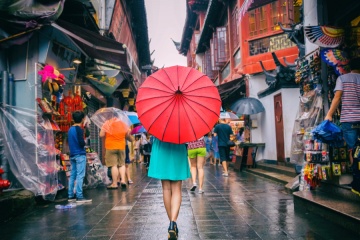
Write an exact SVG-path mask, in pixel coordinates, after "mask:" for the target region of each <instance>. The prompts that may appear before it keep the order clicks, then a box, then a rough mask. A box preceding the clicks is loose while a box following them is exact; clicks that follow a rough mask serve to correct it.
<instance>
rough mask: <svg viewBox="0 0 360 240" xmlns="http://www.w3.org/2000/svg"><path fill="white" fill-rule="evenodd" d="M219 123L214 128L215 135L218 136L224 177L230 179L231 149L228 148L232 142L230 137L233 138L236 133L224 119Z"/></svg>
mask: <svg viewBox="0 0 360 240" xmlns="http://www.w3.org/2000/svg"><path fill="white" fill-rule="evenodd" d="M219 122H220V123H219V124H218V125H216V126H215V128H214V133H215V134H216V135H217V136H218V146H219V154H220V161H221V164H222V166H223V168H224V173H223V176H224V177H228V176H229V172H228V167H229V161H230V147H229V146H228V141H229V140H230V136H233V135H234V133H233V131H232V129H231V127H230V126H229V125H228V124H226V123H225V121H224V120H223V119H220V120H219Z"/></svg>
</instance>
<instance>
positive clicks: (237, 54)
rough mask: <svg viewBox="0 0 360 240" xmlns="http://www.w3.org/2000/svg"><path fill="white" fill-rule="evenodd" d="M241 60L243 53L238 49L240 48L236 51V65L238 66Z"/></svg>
mask: <svg viewBox="0 0 360 240" xmlns="http://www.w3.org/2000/svg"><path fill="white" fill-rule="evenodd" d="M240 62H241V54H240V49H238V50H237V51H236V53H235V54H234V63H235V67H236V66H237V65H239V64H240Z"/></svg>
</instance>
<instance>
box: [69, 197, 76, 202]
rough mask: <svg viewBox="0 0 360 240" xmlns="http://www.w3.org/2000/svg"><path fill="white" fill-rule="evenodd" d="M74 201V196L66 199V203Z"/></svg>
mask: <svg viewBox="0 0 360 240" xmlns="http://www.w3.org/2000/svg"><path fill="white" fill-rule="evenodd" d="M75 201H76V197H75V196H73V197H69V198H68V202H75Z"/></svg>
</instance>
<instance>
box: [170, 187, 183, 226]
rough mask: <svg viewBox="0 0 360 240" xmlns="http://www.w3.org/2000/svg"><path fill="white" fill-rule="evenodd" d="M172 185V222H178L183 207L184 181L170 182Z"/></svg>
mask: <svg viewBox="0 0 360 240" xmlns="http://www.w3.org/2000/svg"><path fill="white" fill-rule="evenodd" d="M170 184H171V214H170V221H174V222H176V220H177V218H178V216H179V211H180V205H181V184H182V181H170Z"/></svg>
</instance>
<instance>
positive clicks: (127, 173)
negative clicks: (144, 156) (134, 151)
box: [125, 141, 134, 184]
mask: <svg viewBox="0 0 360 240" xmlns="http://www.w3.org/2000/svg"><path fill="white" fill-rule="evenodd" d="M130 164H131V160H130V149H129V142H128V141H126V146H125V176H126V179H127V182H128V184H133V183H134V182H133V181H132V180H131V173H130V169H129V165H130Z"/></svg>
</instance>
